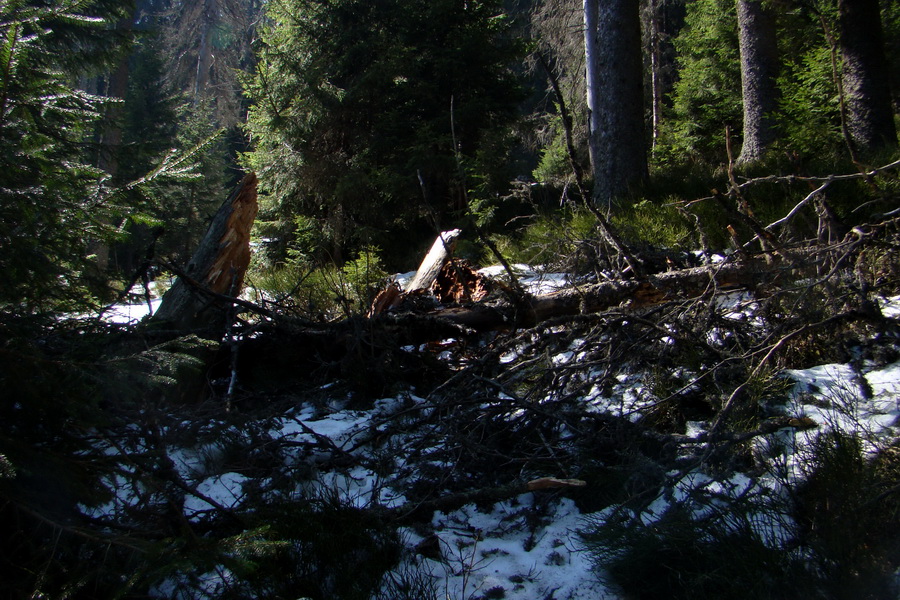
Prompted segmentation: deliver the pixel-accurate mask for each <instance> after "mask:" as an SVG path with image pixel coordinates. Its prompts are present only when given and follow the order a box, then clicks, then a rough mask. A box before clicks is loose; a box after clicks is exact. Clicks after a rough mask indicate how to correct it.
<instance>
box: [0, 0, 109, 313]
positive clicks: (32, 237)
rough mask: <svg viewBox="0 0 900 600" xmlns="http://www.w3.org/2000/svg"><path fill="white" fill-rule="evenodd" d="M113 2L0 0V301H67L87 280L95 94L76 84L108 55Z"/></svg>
mask: <svg viewBox="0 0 900 600" xmlns="http://www.w3.org/2000/svg"><path fill="white" fill-rule="evenodd" d="M123 8H124V7H123V6H122V5H121V4H120V3H110V2H101V1H96V2H81V3H78V4H75V5H73V4H72V3H70V2H61V1H53V2H14V3H4V4H3V5H2V6H0V248H2V250H3V251H2V252H0V269H2V271H3V273H4V277H3V281H2V282H0V309H5V310H9V309H11V308H14V307H15V308H16V309H22V310H26V311H32V310H39V309H49V308H60V307H66V306H69V307H71V306H72V303H73V302H76V303H77V302H80V301H81V300H82V294H83V290H84V286H85V284H86V283H87V277H86V267H87V263H86V260H85V257H86V255H87V244H86V242H87V241H88V240H91V239H94V240H102V239H109V238H111V237H113V236H114V235H115V231H113V230H110V229H109V228H107V227H106V226H105V221H104V216H105V215H108V214H109V213H110V211H111V210H113V207H111V206H108V205H107V204H106V203H105V202H104V201H103V198H102V197H101V196H100V195H98V193H97V182H98V181H102V179H103V174H102V173H100V172H98V171H97V170H96V169H94V168H92V167H90V166H89V165H88V162H87V160H86V158H87V157H86V156H85V153H84V142H85V141H86V139H87V138H88V137H89V136H90V134H91V132H92V131H91V124H92V123H93V122H94V121H95V120H96V119H98V118H99V116H100V111H101V107H102V99H101V98H98V97H96V96H92V95H90V94H87V93H85V92H83V91H80V90H78V89H76V88H75V87H74V86H73V85H72V83H71V81H72V79H73V78H74V76H76V75H79V74H82V75H86V74H89V73H90V72H91V69H97V68H99V67H101V66H102V65H103V64H104V63H105V62H106V61H108V60H109V59H110V57H111V53H112V49H113V48H115V42H116V37H117V36H115V35H113V34H112V32H111V29H110V25H111V24H112V23H114V22H115V20H116V19H118V18H119V17H121V16H122V15H123Z"/></svg>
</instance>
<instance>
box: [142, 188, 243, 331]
mask: <svg viewBox="0 0 900 600" xmlns="http://www.w3.org/2000/svg"><path fill="white" fill-rule="evenodd" d="M256 182H257V179H256V175H255V174H254V173H248V174H247V175H245V176H244V179H243V180H242V181H241V183H240V184H239V185H238V187H237V188H236V189H235V190H234V192H232V194H231V196H229V198H228V199H227V200H226V201H225V202H224V203H223V204H222V207H221V208H219V211H218V212H217V213H216V215H215V217H213V220H212V223H210V225H209V229H207V231H206V235H205V236H204V237H203V240H202V241H201V242H200V245H199V246H198V247H197V251H196V252H195V253H194V256H193V258H191V262H190V263H188V266H187V268H186V269H185V271H184V273H183V274H182V275H181V276H179V277H178V279H176V281H175V284H174V285H173V286H172V287H171V288H170V289H169V291H167V292H166V293H165V295H164V296H163V299H162V303H161V304H160V306H159V310H158V311H157V312H156V314H155V315H153V321H154V322H158V323H165V324H166V326H168V327H171V328H173V329H176V330H178V331H182V332H189V331H206V332H210V333H213V332H218V333H221V331H222V329H223V327H224V325H225V320H226V318H227V315H228V311H229V310H230V306H229V305H228V303H227V302H223V301H222V299H221V297H222V296H231V297H236V296H238V295H239V294H240V292H241V288H242V287H243V285H244V274H245V273H246V271H247V267H248V266H249V264H250V228H251V227H252V226H253V220H254V219H255V218H256V213H257V211H258V208H259V207H258V205H257V201H256Z"/></svg>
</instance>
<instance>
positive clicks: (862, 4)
mask: <svg viewBox="0 0 900 600" xmlns="http://www.w3.org/2000/svg"><path fill="white" fill-rule="evenodd" d="M838 14H839V17H838V18H839V26H840V47H841V61H842V63H843V65H842V72H841V79H842V83H843V88H844V94H845V102H846V106H847V121H848V122H847V128H848V130H849V132H850V137H851V138H852V140H853V143H854V144H855V145H856V147H857V149H859V150H875V149H878V148H883V147H886V146H895V145H896V144H897V129H896V127H895V125H894V114H893V109H892V107H891V90H890V84H889V72H888V66H887V58H886V57H885V53H884V40H883V34H882V29H881V11H880V9H879V6H878V0H839V1H838Z"/></svg>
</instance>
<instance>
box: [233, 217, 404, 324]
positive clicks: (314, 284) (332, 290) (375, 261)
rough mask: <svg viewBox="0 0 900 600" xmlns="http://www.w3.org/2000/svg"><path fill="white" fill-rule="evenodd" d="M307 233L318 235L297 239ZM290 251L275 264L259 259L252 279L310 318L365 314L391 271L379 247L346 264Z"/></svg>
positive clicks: (271, 296) (268, 293)
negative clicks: (285, 257) (267, 263)
mask: <svg viewBox="0 0 900 600" xmlns="http://www.w3.org/2000/svg"><path fill="white" fill-rule="evenodd" d="M299 221H300V222H306V221H305V220H304V219H299ZM304 235H311V236H312V237H311V238H306V239H307V241H310V240H311V239H315V236H314V234H313V232H311V231H310V232H307V234H302V233H301V234H300V235H298V236H297V238H296V239H298V240H300V239H304ZM289 253H290V254H291V257H290V258H289V259H288V260H287V261H285V262H283V263H279V264H278V265H276V266H274V267H273V266H268V265H264V264H263V265H260V264H258V263H257V264H256V265H255V268H254V269H253V270H252V272H251V274H250V278H249V283H250V285H251V286H252V287H254V288H256V289H257V291H258V292H259V293H261V294H262V296H263V297H264V298H269V299H271V300H272V301H274V302H276V303H277V304H279V305H281V306H282V307H284V308H291V309H292V310H293V311H296V312H299V313H300V314H303V315H305V316H308V317H310V318H315V319H328V320H331V319H335V318H340V317H349V316H352V315H358V314H365V312H366V311H368V309H369V306H370V305H371V303H372V300H373V298H374V296H375V294H376V293H377V292H378V291H379V290H381V289H383V287H384V285H385V283H386V282H387V279H388V275H389V274H388V272H387V271H386V270H385V268H384V265H383V262H382V260H381V257H380V250H379V249H378V248H375V247H367V248H364V249H362V250H361V251H360V252H359V254H358V255H357V257H356V258H354V259H352V260H349V261H347V262H345V263H344V265H343V266H342V267H338V266H335V265H334V264H331V263H327V262H319V261H316V260H315V259H314V258H310V257H309V255H307V254H305V253H304V252H303V251H301V250H298V249H296V248H293V249H291V250H289Z"/></svg>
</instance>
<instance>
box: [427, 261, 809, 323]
mask: <svg viewBox="0 0 900 600" xmlns="http://www.w3.org/2000/svg"><path fill="white" fill-rule="evenodd" d="M795 268H796V266H795V265H787V264H783V263H782V264H778V263H767V262H766V261H765V260H763V259H751V260H746V261H740V262H726V263H721V264H716V265H709V266H705V267H694V268H690V269H682V270H678V271H669V272H666V273H658V274H655V275H648V276H646V277H643V278H641V279H622V280H618V281H604V282H601V283H594V284H589V285H585V286H578V287H574V288H571V289H565V290H560V291H556V292H552V293H549V294H544V295H541V296H533V297H531V298H528V299H526V301H525V303H524V306H525V310H523V309H522V308H521V306H512V305H511V304H509V303H508V302H502V301H501V302H490V303H484V304H472V305H467V306H458V307H447V308H443V309H442V310H438V311H434V312H431V313H428V314H429V316H431V317H434V318H437V319H440V320H443V321H448V322H450V323H453V324H456V325H460V326H463V327H466V328H469V329H472V330H474V331H490V330H498V329H514V328H517V327H530V326H532V325H535V324H537V323H540V322H542V321H546V320H548V319H551V318H553V317H563V316H573V315H579V314H589V313H597V312H602V311H604V310H609V309H611V308H616V307H622V308H625V309H631V310H634V309H638V308H643V307H648V306H653V305H655V304H661V303H663V302H667V301H671V300H677V299H688V298H694V297H698V296H701V295H702V294H704V293H706V292H708V291H709V290H711V289H715V290H719V291H725V290H729V289H736V288H755V287H757V286H759V285H760V284H762V283H775V282H776V281H777V279H778V278H779V277H780V276H781V275H783V274H785V273H789V272H790V271H791V270H793V269H795Z"/></svg>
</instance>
